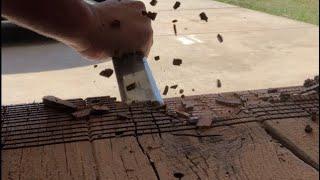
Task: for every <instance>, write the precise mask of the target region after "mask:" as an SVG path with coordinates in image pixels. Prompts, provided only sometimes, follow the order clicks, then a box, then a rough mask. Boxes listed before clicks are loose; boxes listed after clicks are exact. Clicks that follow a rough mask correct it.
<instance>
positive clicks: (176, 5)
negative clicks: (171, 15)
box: [173, 1, 181, 9]
mask: <svg viewBox="0 0 320 180" xmlns="http://www.w3.org/2000/svg"><path fill="white" fill-rule="evenodd" d="M180 5H181V3H180V2H179V1H176V3H174V5H173V9H178V8H179V7H180Z"/></svg>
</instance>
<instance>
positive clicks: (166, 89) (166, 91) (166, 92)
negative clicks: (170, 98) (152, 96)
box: [162, 86, 169, 95]
mask: <svg viewBox="0 0 320 180" xmlns="http://www.w3.org/2000/svg"><path fill="white" fill-rule="evenodd" d="M168 91H169V86H166V87H165V88H164V90H163V93H162V94H163V95H167V94H168Z"/></svg>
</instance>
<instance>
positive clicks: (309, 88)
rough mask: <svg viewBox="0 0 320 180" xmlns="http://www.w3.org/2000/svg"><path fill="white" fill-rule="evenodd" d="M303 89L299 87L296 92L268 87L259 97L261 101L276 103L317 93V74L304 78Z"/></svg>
mask: <svg viewBox="0 0 320 180" xmlns="http://www.w3.org/2000/svg"><path fill="white" fill-rule="evenodd" d="M303 87H304V88H303V89H301V91H300V92H298V93H293V92H279V91H278V89H276V88H272V89H268V90H267V93H266V94H264V95H262V96H260V97H259V98H260V99H261V100H263V101H267V102H270V103H277V102H286V101H290V100H292V99H295V98H297V97H298V98H299V97H303V96H307V95H312V94H319V76H318V75H317V76H315V77H314V78H313V79H310V78H308V79H306V80H305V81H304V83H303Z"/></svg>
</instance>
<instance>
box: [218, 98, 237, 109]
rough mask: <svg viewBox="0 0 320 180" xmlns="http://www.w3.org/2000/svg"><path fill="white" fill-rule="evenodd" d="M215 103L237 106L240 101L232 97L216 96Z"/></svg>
mask: <svg viewBox="0 0 320 180" xmlns="http://www.w3.org/2000/svg"><path fill="white" fill-rule="evenodd" d="M216 103H217V104H221V105H225V106H230V107H237V106H241V105H242V103H241V101H240V100H238V99H237V100H234V99H227V98H224V97H217V98H216Z"/></svg>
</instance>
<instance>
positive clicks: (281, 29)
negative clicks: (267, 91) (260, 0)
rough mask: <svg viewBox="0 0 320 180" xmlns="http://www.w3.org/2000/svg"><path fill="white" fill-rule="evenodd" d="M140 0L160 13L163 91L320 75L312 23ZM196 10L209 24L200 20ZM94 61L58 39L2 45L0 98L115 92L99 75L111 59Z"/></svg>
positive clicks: (190, 1)
mask: <svg viewBox="0 0 320 180" xmlns="http://www.w3.org/2000/svg"><path fill="white" fill-rule="evenodd" d="M144 1H145V3H146V4H147V9H148V10H150V11H156V12H158V16H157V18H156V20H155V21H154V22H153V28H154V45H153V47H152V51H151V53H150V56H149V62H150V66H151V69H152V71H153V74H154V76H155V79H156V81H157V84H158V87H159V89H160V90H161V91H162V90H163V89H164V87H165V85H174V84H178V86H179V87H178V89H176V90H171V89H170V90H169V93H168V95H167V96H166V97H172V96H179V93H178V91H179V89H180V88H182V89H184V94H185V95H187V96H188V95H194V94H205V93H216V92H223V91H238V90H247V89H260V88H268V87H282V86H293V85H301V84H302V83H303V81H304V79H305V78H307V77H313V76H314V75H316V74H319V71H318V67H319V61H318V59H319V40H318V39H319V37H318V31H319V27H318V26H315V25H311V24H306V23H302V22H298V21H294V20H290V19H287V18H283V17H277V16H273V15H269V14H265V13H261V12H257V11H252V10H248V9H244V8H239V7H236V6H232V5H228V4H224V3H220V2H215V1H212V0H196V1H194V0H184V1H182V4H181V7H180V8H178V9H177V10H173V9H172V6H173V4H174V3H175V1H173V0H159V2H158V4H157V6H156V7H152V6H150V5H149V1H146V0H144ZM201 12H205V13H206V14H207V16H208V18H209V21H208V22H207V23H206V22H204V21H200V18H199V14H200V13H201ZM173 19H177V20H178V22H177V31H178V36H175V35H174V32H173V27H172V23H171V21H172V20H173ZM218 33H220V34H221V35H222V37H223V39H224V41H223V43H219V42H218V40H217V38H216V36H217V34H218ZM154 56H160V60H159V61H154V60H153V57H154ZM173 58H181V59H182V60H183V63H182V65H181V66H180V67H178V66H173V65H172V60H173ZM93 64H95V63H94V62H90V61H86V60H84V59H82V58H81V57H80V56H79V55H77V54H76V53H75V52H74V51H73V50H72V49H70V48H68V47H66V46H64V45H62V44H60V43H41V44H32V45H30V44H29V45H19V46H10V47H9V46H7V47H4V46H3V47H2V104H17V103H27V102H33V101H36V102H38V101H41V98H42V97H43V96H45V95H55V96H58V97H61V98H79V97H82V98H85V97H91V96H104V95H110V96H115V97H117V98H119V97H120V96H119V92H118V87H117V82H116V78H115V76H114V75H113V76H112V77H111V78H109V79H108V78H103V77H101V76H99V72H100V71H101V70H103V69H104V68H108V67H111V68H112V63H111V62H110V61H109V62H102V63H99V64H98V67H97V68H93ZM217 79H221V81H222V87H221V88H217V87H216V80H217ZM192 89H194V91H192Z"/></svg>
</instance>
